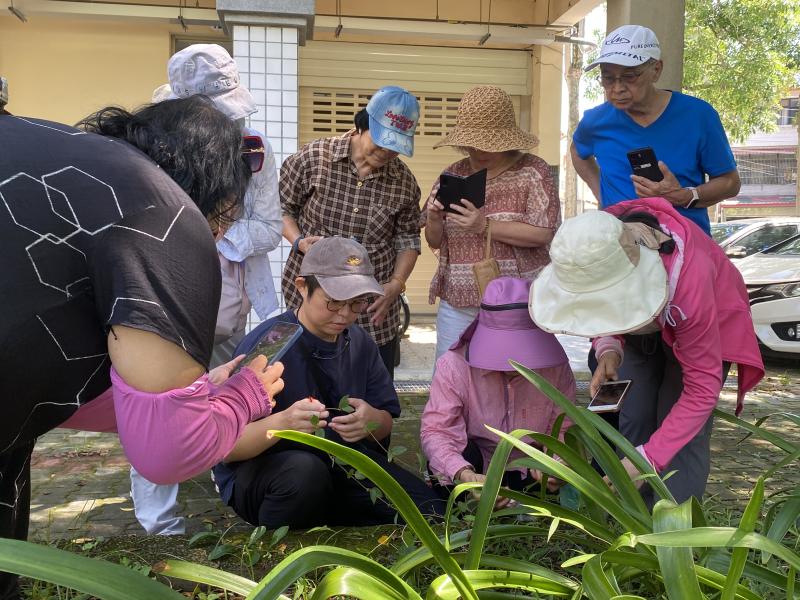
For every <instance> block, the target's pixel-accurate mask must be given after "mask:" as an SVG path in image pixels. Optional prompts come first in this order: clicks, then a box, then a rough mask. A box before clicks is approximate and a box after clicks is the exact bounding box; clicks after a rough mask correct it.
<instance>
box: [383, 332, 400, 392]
mask: <svg viewBox="0 0 800 600" xmlns="http://www.w3.org/2000/svg"><path fill="white" fill-rule="evenodd" d="M397 342H398V340H397V338H396V337H395V338H394V339H392V340H391V341H389V342H386V343H385V344H383V345H382V346H378V352H380V354H381V360H382V361H383V364H384V365H386V370H387V371H389V377H391V378H392V381H394V359H395V355H396V354H397Z"/></svg>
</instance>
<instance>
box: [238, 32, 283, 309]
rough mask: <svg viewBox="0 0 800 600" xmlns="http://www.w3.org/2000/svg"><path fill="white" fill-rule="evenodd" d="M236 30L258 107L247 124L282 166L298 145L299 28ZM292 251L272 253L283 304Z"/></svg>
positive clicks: (243, 70) (244, 73)
mask: <svg viewBox="0 0 800 600" xmlns="http://www.w3.org/2000/svg"><path fill="white" fill-rule="evenodd" d="M232 29H233V54H234V58H235V59H236V64H237V66H238V67H239V74H240V76H241V79H242V83H243V84H244V86H245V87H247V89H249V90H250V93H251V94H252V95H253V98H254V99H255V101H256V105H257V106H258V112H256V113H254V114H252V115H251V116H250V117H249V118H248V120H247V124H248V126H249V127H252V128H253V129H257V130H258V131H261V132H262V133H264V134H265V135H266V137H267V140H269V143H270V145H271V146H272V150H273V152H274V153H275V163H276V166H277V168H278V169H279V170H280V167H281V164H283V161H284V159H285V158H286V157H287V156H289V155H291V154H294V153H295V152H297V146H298V135H299V132H298V110H299V103H298V83H297V78H298V75H297V71H298V46H299V43H298V30H297V28H295V27H279V26H276V27H272V26H264V25H233V26H232ZM290 249H291V246H290V245H289V244H288V243H286V240H282V242H281V245H280V246H279V247H278V248H276V249H275V250H273V251H272V252H271V253H270V255H269V259H270V266H271V267H272V277H273V280H274V282H275V289H276V291H277V292H278V297H279V300H280V301H281V307H283V294H281V274H282V273H283V266H284V265H285V264H286V259H287V258H288V257H289V251H290Z"/></svg>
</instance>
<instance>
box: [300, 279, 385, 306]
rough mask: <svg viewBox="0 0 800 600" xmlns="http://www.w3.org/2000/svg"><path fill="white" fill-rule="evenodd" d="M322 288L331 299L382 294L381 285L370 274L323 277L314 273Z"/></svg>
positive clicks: (348, 298)
mask: <svg viewBox="0 0 800 600" xmlns="http://www.w3.org/2000/svg"><path fill="white" fill-rule="evenodd" d="M315 277H316V279H317V281H318V282H319V285H320V287H322V290H323V291H324V292H325V293H326V294H328V296H330V298H331V300H350V299H351V298H357V297H358V296H364V295H365V294H375V295H377V296H383V295H384V292H383V286H382V285H381V284H379V283H378V282H377V281H376V280H375V278H374V277H372V276H371V275H357V274H353V275H338V276H336V277H325V276H324V275H315Z"/></svg>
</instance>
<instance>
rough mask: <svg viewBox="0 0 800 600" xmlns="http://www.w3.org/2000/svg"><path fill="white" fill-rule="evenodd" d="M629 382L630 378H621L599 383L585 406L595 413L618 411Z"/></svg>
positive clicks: (629, 385) (629, 384) (628, 387)
mask: <svg viewBox="0 0 800 600" xmlns="http://www.w3.org/2000/svg"><path fill="white" fill-rule="evenodd" d="M631 383H633V382H632V381H631V380H630V379H621V380H619V381H606V382H605V383H602V384H600V386H599V387H598V388H597V393H596V394H595V395H594V396H593V397H592V401H591V402H589V406H587V407H586V408H587V409H589V410H590V411H592V412H596V413H608V412H619V411H620V409H622V403H623V402H624V400H625V395H626V394H627V393H628V390H629V389H630V387H631Z"/></svg>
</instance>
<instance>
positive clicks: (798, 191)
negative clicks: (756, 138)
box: [794, 108, 800, 217]
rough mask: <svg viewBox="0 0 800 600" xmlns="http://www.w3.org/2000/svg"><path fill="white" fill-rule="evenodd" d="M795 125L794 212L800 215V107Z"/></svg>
mask: <svg viewBox="0 0 800 600" xmlns="http://www.w3.org/2000/svg"><path fill="white" fill-rule="evenodd" d="M794 126H795V128H796V129H797V146H795V149H794V155H795V162H796V163H797V164H796V165H795V172H794V214H795V216H797V217H800V108H798V109H797V110H795V112H794Z"/></svg>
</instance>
